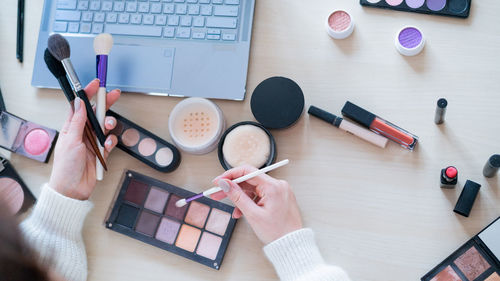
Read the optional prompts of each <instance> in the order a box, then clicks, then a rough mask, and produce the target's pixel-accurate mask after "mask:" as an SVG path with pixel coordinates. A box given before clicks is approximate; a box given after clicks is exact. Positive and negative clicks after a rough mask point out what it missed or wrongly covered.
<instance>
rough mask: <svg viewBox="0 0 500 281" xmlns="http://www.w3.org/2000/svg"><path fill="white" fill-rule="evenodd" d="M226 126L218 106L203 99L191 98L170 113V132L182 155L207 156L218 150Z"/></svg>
mask: <svg viewBox="0 0 500 281" xmlns="http://www.w3.org/2000/svg"><path fill="white" fill-rule="evenodd" d="M225 124H226V122H225V120H224V115H223V114H222V111H221V110H220V108H219V107H218V106H217V105H216V104H215V103H213V102H211V101H209V100H207V99H204V98H188V99H185V100H183V101H181V102H180V103H178V104H177V105H176V106H175V107H174V109H173V110H172V112H171V113H170V118H169V120H168V130H169V132H170V136H171V137H172V140H173V141H174V143H175V144H176V145H177V147H179V149H181V150H182V151H184V152H187V153H191V154H207V153H209V152H211V151H212V150H214V149H215V148H216V147H217V143H218V142H219V139H220V137H221V136H222V133H223V132H224V129H225Z"/></svg>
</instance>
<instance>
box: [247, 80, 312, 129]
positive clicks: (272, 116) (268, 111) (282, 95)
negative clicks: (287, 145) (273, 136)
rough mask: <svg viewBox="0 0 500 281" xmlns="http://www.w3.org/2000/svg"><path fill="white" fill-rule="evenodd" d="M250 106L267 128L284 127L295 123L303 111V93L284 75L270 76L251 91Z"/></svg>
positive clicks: (254, 114)
mask: <svg viewBox="0 0 500 281" xmlns="http://www.w3.org/2000/svg"><path fill="white" fill-rule="evenodd" d="M250 107H251V108H252V113H253V116H254V117H255V119H257V121H259V123H260V124H262V126H264V127H266V128H267V129H284V128H287V127H290V126H291V125H293V124H295V122H297V120H299V118H300V116H301V115H302V112H303V111H304V93H303V92H302V89H300V87H299V85H297V83H295V82H294V81H293V80H291V79H288V78H285V77H271V78H268V79H266V80H264V81H262V82H261V83H260V84H259V85H258V86H257V88H255V90H254V91H253V94H252V99H251V101H250Z"/></svg>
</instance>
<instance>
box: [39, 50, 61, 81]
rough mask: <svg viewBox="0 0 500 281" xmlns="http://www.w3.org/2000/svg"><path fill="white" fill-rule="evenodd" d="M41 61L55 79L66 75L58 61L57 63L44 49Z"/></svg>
mask: <svg viewBox="0 0 500 281" xmlns="http://www.w3.org/2000/svg"><path fill="white" fill-rule="evenodd" d="M43 59H44V60H45V64H46V65H47V68H48V69H49V70H50V72H52V74H53V75H54V76H55V77H56V78H59V77H62V76H65V75H66V71H65V70H64V67H63V65H62V63H61V62H60V61H58V60H57V59H56V58H55V57H54V56H53V55H52V54H51V53H50V52H49V49H45V53H44V54H43Z"/></svg>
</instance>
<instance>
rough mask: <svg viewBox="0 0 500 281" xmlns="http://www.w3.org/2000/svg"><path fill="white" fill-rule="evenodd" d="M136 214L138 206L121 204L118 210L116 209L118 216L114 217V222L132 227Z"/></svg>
mask: <svg viewBox="0 0 500 281" xmlns="http://www.w3.org/2000/svg"><path fill="white" fill-rule="evenodd" d="M138 214H139V209H138V208H136V207H133V206H130V205H127V204H123V205H121V206H120V211H118V217H117V218H116V223H117V224H121V225H123V226H127V227H130V228H132V227H133V226H134V223H135V220H136V218H137V215H138Z"/></svg>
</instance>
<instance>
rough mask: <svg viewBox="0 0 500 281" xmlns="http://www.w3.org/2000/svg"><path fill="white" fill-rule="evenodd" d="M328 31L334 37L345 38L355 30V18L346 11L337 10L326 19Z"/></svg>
mask: <svg viewBox="0 0 500 281" xmlns="http://www.w3.org/2000/svg"><path fill="white" fill-rule="evenodd" d="M325 28H326V32H327V33H328V35H330V36H331V37H332V38H334V39H345V38H347V37H349V36H350V35H351V34H352V32H353V31H354V19H353V18H352V16H351V15H350V14H349V13H347V12H346V11H342V10H337V11H334V12H333V13H331V14H330V15H329V16H328V18H327V19H326V23H325Z"/></svg>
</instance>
